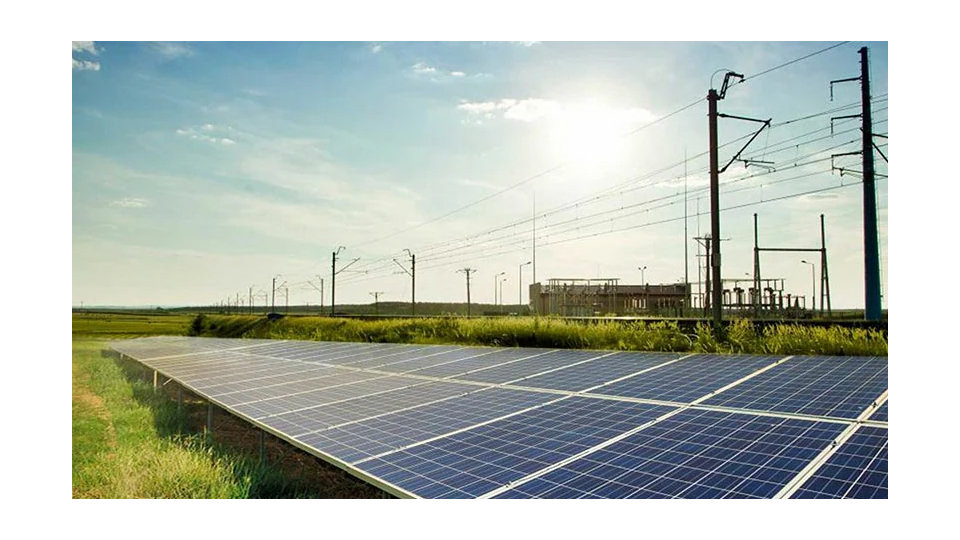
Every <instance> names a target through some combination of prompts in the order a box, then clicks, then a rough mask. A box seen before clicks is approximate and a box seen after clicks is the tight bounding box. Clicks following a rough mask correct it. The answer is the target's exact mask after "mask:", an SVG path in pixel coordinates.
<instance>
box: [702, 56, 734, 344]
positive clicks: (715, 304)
mask: <svg viewBox="0 0 960 540" xmlns="http://www.w3.org/2000/svg"><path fill="white" fill-rule="evenodd" d="M730 73H732V72H729V73H727V75H726V76H724V78H723V89H724V90H726V86H727V80H728V77H729V74H730ZM720 99H721V98H720V96H719V95H718V94H717V91H716V90H714V89H713V88H711V89H710V92H708V93H707V103H708V107H709V111H708V115H709V118H710V120H709V121H710V236H711V237H712V238H720V164H719V157H718V151H717V101H719V100H720ZM708 253H709V255H708V256H707V260H708V261H710V263H709V264H710V273H711V276H712V278H713V283H714V284H718V283H720V279H721V278H720V242H710V249H709V250H708ZM707 289H708V294H709V293H710V292H711V291H709V289H710V281H707ZM722 293H723V291H722V290H721V288H720V287H718V286H716V285H715V286H714V287H713V291H712V298H711V307H712V308H713V325H714V331H715V332H717V333H719V332H720V324H721V321H722V319H723V309H722V305H721V303H720V302H721V301H722V300H723V296H722Z"/></svg>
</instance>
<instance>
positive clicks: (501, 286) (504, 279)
mask: <svg viewBox="0 0 960 540" xmlns="http://www.w3.org/2000/svg"><path fill="white" fill-rule="evenodd" d="M505 273H506V272H504V274H505ZM505 281H507V278H503V279H501V280H500V314H501V315H503V283H504V282H505Z"/></svg>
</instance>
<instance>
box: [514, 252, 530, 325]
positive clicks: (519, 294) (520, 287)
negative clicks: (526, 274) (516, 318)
mask: <svg viewBox="0 0 960 540" xmlns="http://www.w3.org/2000/svg"><path fill="white" fill-rule="evenodd" d="M532 262H533V261H527V262H525V263H523V264H521V265H520V268H518V269H517V312H518V314H519V311H520V306H522V305H523V267H524V266H526V265H528V264H530V263H532Z"/></svg>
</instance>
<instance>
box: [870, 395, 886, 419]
mask: <svg viewBox="0 0 960 540" xmlns="http://www.w3.org/2000/svg"><path fill="white" fill-rule="evenodd" d="M888 403H890V401H889V400H887V401H884V402H883V405H881V406H879V407H878V408H877V410H875V411H873V414H871V415H870V420H879V421H881V422H887V421H888V420H887V418H888V416H887V415H888V412H889V409H888V408H887V404H888Z"/></svg>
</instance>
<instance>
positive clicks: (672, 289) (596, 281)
mask: <svg viewBox="0 0 960 540" xmlns="http://www.w3.org/2000/svg"><path fill="white" fill-rule="evenodd" d="M689 298H690V284H689V283H686V284H685V283H673V284H666V285H650V284H648V285H622V284H620V279H619V278H592V279H588V278H556V279H550V280H547V284H546V285H544V284H541V283H534V284H532V285H530V299H531V303H532V304H533V305H532V306H531V307H532V308H533V309H534V311H535V312H536V313H540V314H542V315H560V316H564V317H593V316H596V315H611V314H616V315H639V314H652V313H656V314H662V315H673V316H680V315H681V313H682V311H683V309H684V308H686V307H689Z"/></svg>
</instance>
